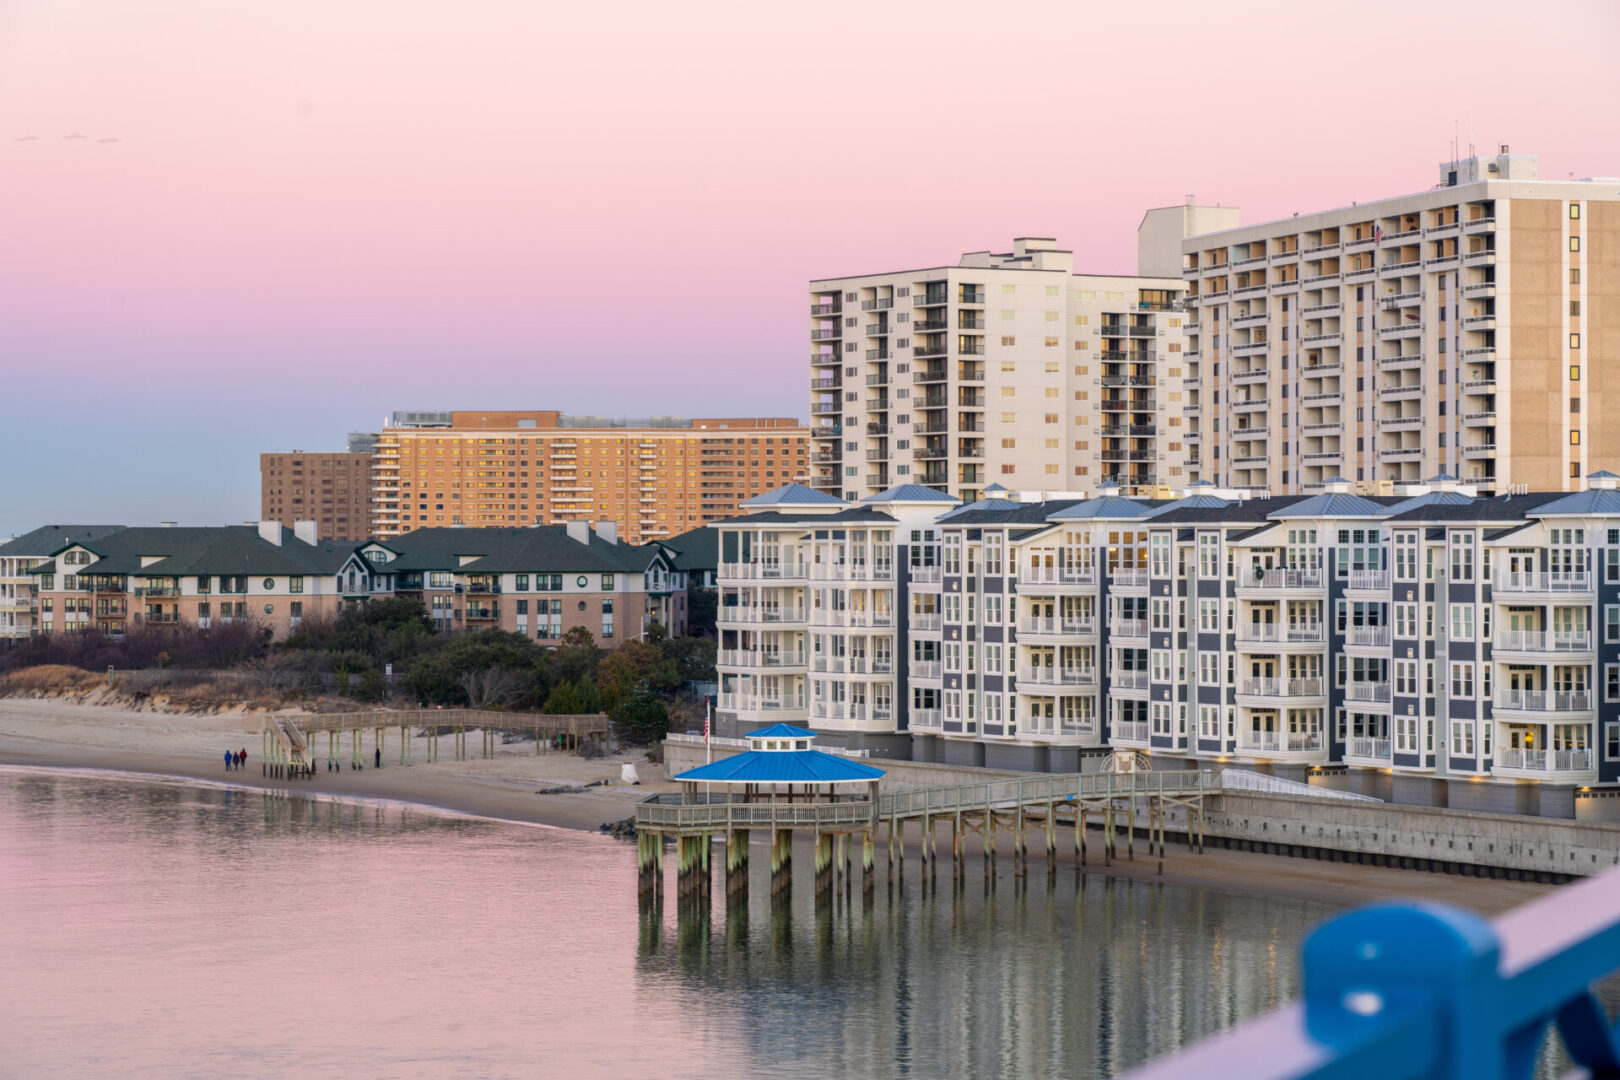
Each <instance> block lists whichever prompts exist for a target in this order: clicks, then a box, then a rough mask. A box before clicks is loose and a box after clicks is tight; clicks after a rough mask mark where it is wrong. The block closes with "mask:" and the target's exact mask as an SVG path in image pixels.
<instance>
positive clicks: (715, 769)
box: [675, 725, 883, 784]
mask: <svg viewBox="0 0 1620 1080" xmlns="http://www.w3.org/2000/svg"><path fill="white" fill-rule="evenodd" d="M784 726H785V725H784ZM882 776H883V770H882V769H874V768H873V767H872V766H870V765H862V764H861V763H860V762H858V761H854V760H852V759H850V758H846V757H834V756H833V755H832V754H828V753H825V752H823V751H821V750H749V751H746V752H744V753H741V754H734V755H733V756H731V757H728V758H725V759H723V760H721V761H713V762H710V763H709V764H707V765H699V766H698V767H697V768H695V769H688V770H687V771H686V772H683V773H681V774H680V775H678V776H676V777H675V779H677V780H709V781H713V782H716V783H726V784H846V783H852V782H856V781H870V780H877V779H880V778H881V777H882Z"/></svg>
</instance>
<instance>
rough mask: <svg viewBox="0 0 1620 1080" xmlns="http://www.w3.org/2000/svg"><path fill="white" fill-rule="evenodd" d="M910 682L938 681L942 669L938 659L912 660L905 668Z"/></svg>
mask: <svg viewBox="0 0 1620 1080" xmlns="http://www.w3.org/2000/svg"><path fill="white" fill-rule="evenodd" d="M907 670H908V671H909V673H910V675H911V681H912V682H919V681H920V682H939V681H940V679H942V678H944V670H943V667H942V665H941V664H940V662H939V661H938V660H913V661H912V662H911V666H910V667H909V668H908V669H907Z"/></svg>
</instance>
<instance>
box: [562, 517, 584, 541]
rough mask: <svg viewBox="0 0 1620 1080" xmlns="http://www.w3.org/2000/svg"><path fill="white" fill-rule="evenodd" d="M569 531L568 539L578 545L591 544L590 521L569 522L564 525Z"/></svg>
mask: <svg viewBox="0 0 1620 1080" xmlns="http://www.w3.org/2000/svg"><path fill="white" fill-rule="evenodd" d="M563 528H565V529H567V530H568V539H570V540H572V541H573V542H574V543H576V544H589V543H590V542H591V523H590V522H588V521H568V522H564V523H563Z"/></svg>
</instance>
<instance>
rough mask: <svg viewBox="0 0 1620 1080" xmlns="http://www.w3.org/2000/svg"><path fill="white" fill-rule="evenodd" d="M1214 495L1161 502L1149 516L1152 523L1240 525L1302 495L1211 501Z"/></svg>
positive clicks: (1285, 505)
mask: <svg viewBox="0 0 1620 1080" xmlns="http://www.w3.org/2000/svg"><path fill="white" fill-rule="evenodd" d="M1211 498H1212V496H1209V495H1194V496H1192V497H1191V498H1187V499H1177V500H1176V501H1175V502H1172V503H1164V504H1161V505H1160V506H1159V507H1158V508H1157V509H1155V510H1154V511H1153V514H1152V516H1151V517H1150V518H1149V519H1148V524H1150V525H1228V524H1232V525H1237V524H1244V523H1247V522H1256V521H1265V520H1266V518H1267V516H1268V515H1270V514H1271V513H1272V512H1273V511H1276V510H1280V509H1282V508H1284V507H1288V506H1292V505H1293V504H1294V503H1297V502H1299V501H1300V500H1301V499H1302V498H1303V496H1300V495H1268V496H1266V497H1264V498H1254V499H1237V500H1234V501H1232V502H1225V501H1222V502H1221V504H1220V505H1211V504H1209V502H1208V500H1209V499H1211Z"/></svg>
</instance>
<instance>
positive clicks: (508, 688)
mask: <svg viewBox="0 0 1620 1080" xmlns="http://www.w3.org/2000/svg"><path fill="white" fill-rule="evenodd" d="M457 681H458V682H459V683H460V684H461V689H462V692H463V693H465V694H466V695H467V704H468V705H470V706H472V707H473V708H475V709H494V708H500V707H502V706H504V705H506V704H508V703H509V702H510V701H511V700H512V699H513V698H515V697H517V696H518V695H519V694H520V693H522V692H523V691H524V690H525V689H528V687H529V684H530V681H531V680H529V679H525V678H524V677H523V676H521V675H519V674H518V673H517V672H515V671H512V670H511V669H509V668H471V669H469V670H467V671H463V672H462V673H461V678H460V679H459V680H457Z"/></svg>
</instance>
